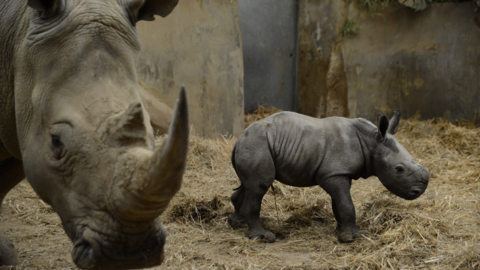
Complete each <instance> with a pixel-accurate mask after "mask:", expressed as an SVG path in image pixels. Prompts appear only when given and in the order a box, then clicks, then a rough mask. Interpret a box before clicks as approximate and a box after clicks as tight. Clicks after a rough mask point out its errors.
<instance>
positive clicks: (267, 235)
mask: <svg viewBox="0 0 480 270" xmlns="http://www.w3.org/2000/svg"><path fill="white" fill-rule="evenodd" d="M245 236H246V237H248V238H250V239H253V240H267V241H268V242H269V243H273V242H275V234H273V233H272V232H269V231H264V232H263V233H258V232H252V231H246V232H245Z"/></svg>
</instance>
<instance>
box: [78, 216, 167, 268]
mask: <svg viewBox="0 0 480 270" xmlns="http://www.w3.org/2000/svg"><path fill="white" fill-rule="evenodd" d="M113 234H114V235H107V234H104V233H101V232H99V231H95V230H93V229H92V228H90V227H86V228H85V229H84V231H83V233H82V236H81V237H80V238H79V239H77V240H76V241H75V244H74V247H73V250H72V259H73V261H74V263H75V264H76V265H77V266H78V267H79V268H82V269H86V268H91V267H98V268H101V269H137V268H146V267H152V266H156V265H159V264H161V263H162V261H163V259H164V252H163V246H164V245H165V238H166V232H165V229H164V228H163V227H162V226H161V225H160V224H155V227H154V228H150V229H149V230H147V231H145V232H143V233H139V234H126V233H113Z"/></svg>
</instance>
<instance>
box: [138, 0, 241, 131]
mask: <svg viewBox="0 0 480 270" xmlns="http://www.w3.org/2000/svg"><path fill="white" fill-rule="evenodd" d="M137 29H138V34H139V37H140V42H141V45H142V50H141V55H140V59H139V63H138V74H139V77H140V79H141V80H142V81H143V82H145V83H146V84H148V85H151V86H153V87H155V88H156V89H158V91H156V93H155V94H156V96H157V97H158V98H159V99H161V100H162V101H164V102H166V103H167V104H168V105H169V106H171V107H172V108H173V106H174V104H175V100H176V99H177V97H178V91H179V89H180V86H181V85H182V84H185V86H186V89H187V96H188V99H189V108H190V121H191V123H192V124H193V127H194V130H195V133H196V134H198V135H201V136H206V137H216V136H219V135H224V134H233V135H236V136H238V135H240V134H241V132H242V131H243V122H244V110H243V108H244V98H243V61H242V46H241V35H240V28H239V22H238V3H237V1H236V0H228V1H227V0H210V1H203V0H180V2H179V4H178V6H177V7H176V8H175V10H174V11H173V12H172V13H171V14H170V15H169V16H167V17H166V18H161V17H158V16H156V19H155V21H153V22H143V21H142V22H140V23H138V25H137Z"/></svg>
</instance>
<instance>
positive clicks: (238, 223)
mask: <svg viewBox="0 0 480 270" xmlns="http://www.w3.org/2000/svg"><path fill="white" fill-rule="evenodd" d="M244 198H245V188H244V187H243V186H240V187H239V188H237V189H236V190H235V192H234V193H233V194H232V197H231V200H232V203H233V206H234V207H235V213H233V214H231V215H230V216H228V224H230V226H232V228H234V229H237V228H245V227H247V223H246V222H245V219H243V217H242V216H241V215H240V208H241V207H242V204H243V199H244Z"/></svg>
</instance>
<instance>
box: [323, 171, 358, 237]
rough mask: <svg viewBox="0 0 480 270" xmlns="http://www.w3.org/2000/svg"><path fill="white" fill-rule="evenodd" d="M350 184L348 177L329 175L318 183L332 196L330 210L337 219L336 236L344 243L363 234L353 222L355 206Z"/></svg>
mask: <svg viewBox="0 0 480 270" xmlns="http://www.w3.org/2000/svg"><path fill="white" fill-rule="evenodd" d="M351 184H352V180H351V179H349V178H348V177H331V178H329V179H327V180H325V181H324V182H323V183H321V184H320V186H321V187H322V188H323V189H324V190H325V191H326V192H327V193H328V194H329V195H330V197H331V198H332V210H333V214H334V215H335V220H336V221H337V230H336V231H337V237H338V240H339V241H340V242H344V243H345V242H353V240H354V239H355V238H358V237H360V235H361V234H363V232H362V231H361V230H360V229H359V228H358V226H357V224H356V222H355V219H356V215H355V206H354V205H353V201H352V196H351V195H350V187H351Z"/></svg>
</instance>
